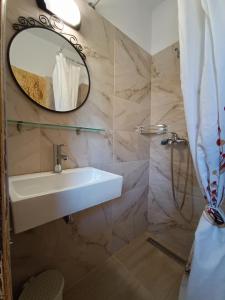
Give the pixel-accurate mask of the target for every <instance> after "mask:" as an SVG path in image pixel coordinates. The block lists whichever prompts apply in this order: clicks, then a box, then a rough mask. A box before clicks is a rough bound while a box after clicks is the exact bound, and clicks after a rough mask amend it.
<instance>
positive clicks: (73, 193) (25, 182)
mask: <svg viewBox="0 0 225 300" xmlns="http://www.w3.org/2000/svg"><path fill="white" fill-rule="evenodd" d="M122 183H123V177H122V176H119V175H116V174H112V173H109V172H105V171H101V170H98V169H95V168H90V167H87V168H77V169H69V170H64V171H63V172H62V173H59V174H56V173H52V172H43V173H34V174H27V175H20V176H12V177H9V195H10V200H11V206H12V215H13V223H14V232H15V233H19V232H22V231H25V230H28V229H31V228H34V227H36V226H39V225H42V224H45V223H48V222H51V221H53V220H56V219H59V218H61V217H64V216H67V215H70V214H72V213H75V212H78V211H82V210H84V209H86V208H89V207H93V206H96V205H98V204H101V203H104V202H106V201H109V200H112V199H115V198H118V197H120V196H121V191H122Z"/></svg>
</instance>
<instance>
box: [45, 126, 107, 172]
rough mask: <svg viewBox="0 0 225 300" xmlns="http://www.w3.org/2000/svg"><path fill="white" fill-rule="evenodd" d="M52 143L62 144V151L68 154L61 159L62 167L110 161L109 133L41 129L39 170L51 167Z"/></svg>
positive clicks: (50, 168) (48, 169)
mask: <svg viewBox="0 0 225 300" xmlns="http://www.w3.org/2000/svg"><path fill="white" fill-rule="evenodd" d="M53 144H64V145H65V146H64V147H63V153H64V154H66V155H68V160H67V161H62V166H63V168H64V169H68V168H69V169H70V168H76V167H86V166H93V164H95V163H97V162H99V161H101V162H102V163H112V159H113V155H112V141H111V134H110V133H108V134H107V133H106V134H99V133H92V132H90V133H89V132H81V133H80V134H77V133H76V132H74V131H67V130H52V129H41V170H42V171H50V170H52V168H53Z"/></svg>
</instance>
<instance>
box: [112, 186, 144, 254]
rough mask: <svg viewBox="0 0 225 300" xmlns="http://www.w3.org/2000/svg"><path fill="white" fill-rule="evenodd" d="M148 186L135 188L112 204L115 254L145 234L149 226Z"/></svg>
mask: <svg viewBox="0 0 225 300" xmlns="http://www.w3.org/2000/svg"><path fill="white" fill-rule="evenodd" d="M147 197H148V185H146V186H143V187H139V188H135V189H133V190H130V191H128V192H126V193H124V194H123V195H122V197H120V198H119V199H117V200H115V201H113V203H112V222H113V232H112V244H111V247H112V249H111V251H112V252H115V251H117V250H119V249H120V248H121V247H122V246H124V245H126V244H127V243H129V242H130V241H131V240H132V239H134V238H135V237H137V236H138V235H139V234H141V233H142V232H144V230H145V228H146V226H147V201H146V199H147Z"/></svg>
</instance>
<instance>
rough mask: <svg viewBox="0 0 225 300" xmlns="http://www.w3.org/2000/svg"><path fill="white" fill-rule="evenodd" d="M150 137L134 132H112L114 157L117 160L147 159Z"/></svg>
mask: <svg viewBox="0 0 225 300" xmlns="http://www.w3.org/2000/svg"><path fill="white" fill-rule="evenodd" d="M149 149H150V139H149V137H148V136H144V135H140V134H138V133H136V132H128V131H115V132H114V159H115V160H116V161H119V162H126V161H136V160H147V159H148V158H149Z"/></svg>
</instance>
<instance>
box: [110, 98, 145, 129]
mask: <svg viewBox="0 0 225 300" xmlns="http://www.w3.org/2000/svg"><path fill="white" fill-rule="evenodd" d="M149 99H150V97H149ZM114 118H115V120H116V122H115V127H114V129H115V130H121V131H130V132H134V131H135V129H136V128H137V126H141V125H142V126H149V125H150V101H149V105H148V106H147V105H142V104H138V103H136V102H131V101H129V100H124V99H121V98H115V99H114Z"/></svg>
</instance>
